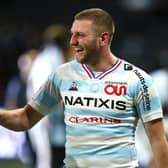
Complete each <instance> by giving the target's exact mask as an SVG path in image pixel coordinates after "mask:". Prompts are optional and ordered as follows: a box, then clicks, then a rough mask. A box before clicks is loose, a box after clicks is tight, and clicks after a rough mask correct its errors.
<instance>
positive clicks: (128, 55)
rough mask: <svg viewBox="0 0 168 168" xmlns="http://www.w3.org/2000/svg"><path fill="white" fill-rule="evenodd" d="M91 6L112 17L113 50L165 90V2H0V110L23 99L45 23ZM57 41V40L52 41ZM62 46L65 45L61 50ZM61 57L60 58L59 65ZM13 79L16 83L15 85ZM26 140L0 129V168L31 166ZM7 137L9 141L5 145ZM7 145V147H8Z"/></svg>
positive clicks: (64, 21) (68, 19)
mask: <svg viewBox="0 0 168 168" xmlns="http://www.w3.org/2000/svg"><path fill="white" fill-rule="evenodd" d="M91 7H100V8H102V9H105V10H107V11H108V12H109V13H111V14H112V16H113V19H114V22H115V26H116V32H115V35H114V39H113V43H112V51H113V53H114V54H115V55H116V56H118V57H120V58H123V59H125V60H127V61H130V62H132V63H133V64H135V65H137V66H139V67H140V68H143V69H144V70H146V71H147V72H148V73H151V74H152V75H153V76H154V78H155V77H156V81H159V84H161V83H162V84H163V86H159V87H161V88H162V90H161V91H160V92H161V93H160V94H161V95H162V93H167V92H166V90H165V89H167V77H168V76H167V69H168V1H167V0H110V1H109V0H103V1H99V0H61V1H59V2H58V1H56V0H47V1H41V0H29V1H23V0H22V1H21V0H12V1H11V0H1V2H0V106H1V107H2V108H14V107H16V108H17V107H20V106H21V105H24V104H25V102H26V100H27V98H26V89H27V83H26V82H25V81H27V78H28V73H29V71H30V68H31V65H32V62H33V61H34V59H35V57H38V55H39V53H40V52H41V51H42V49H43V48H44V45H45V43H46V41H47V40H48V41H50V42H51V39H47V38H46V36H48V34H47V33H46V32H47V30H48V28H49V27H50V25H64V26H65V25H66V26H67V27H68V28H69V27H70V26H71V23H72V21H73V16H74V14H76V13H77V12H79V11H80V10H82V9H85V8H91ZM48 31H49V30H48ZM50 31H51V29H50ZM46 34H47V35H46ZM49 34H50V33H49ZM51 34H52V33H51ZM51 36H52V35H51ZM68 37H69V36H67V37H66V38H67V39H68ZM52 40H53V39H52ZM58 41H59V40H58V39H57V44H58V43H59V42H58ZM66 45H67V44H66ZM64 49H65V46H64V48H63V49H62V50H64ZM66 53H67V52H66ZM23 55H24V56H25V55H31V57H30V58H31V59H29V61H28V63H27V60H25V59H23V57H22V59H21V56H23ZM64 56H65V53H64ZM24 58H25V57H24ZM69 59H70V58H69ZM67 60H68V59H66V58H63V61H62V63H63V62H66V61H67ZM23 67H24V70H23ZM26 68H27V69H26ZM22 71H24V74H22ZM25 71H26V74H25ZM23 75H24V77H23ZM26 75H27V76H26ZM39 76H40V74H39ZM23 78H24V82H23V81H22V80H23ZM18 80H19V82H20V83H21V84H20V83H19V84H18ZM25 83H26V84H25ZM22 84H23V85H22ZM159 84H158V85H159ZM18 85H19V86H18ZM16 92H17V93H16ZM166 96H167V95H166ZM166 96H165V97H163V98H162V102H163V106H164V108H165V109H166V108H167V102H166V101H167V97H166ZM18 97H19V98H20V100H19V103H18ZM166 113H167V112H166V111H165V114H166ZM0 131H1V130H0ZM6 134H7V135H6ZM3 135H4V137H3V138H4V141H3V140H2V139H3V138H2V136H3ZM5 138H6V139H5ZM29 139H30V135H29V134H27V133H24V134H22V133H13V132H12V133H11V132H10V131H9V130H5V129H3V128H2V133H1V134H0V158H1V159H0V168H1V167H2V168H8V167H9V168H24V167H31V168H32V167H34V168H37V166H35V164H34V163H35V161H34V160H35V159H34V158H36V156H35V155H36V154H34V153H36V152H34V150H33V149H32V147H31V146H32V144H31V142H30V141H31V140H29ZM10 140H11V142H9V143H7V142H8V141H10ZM1 141H2V142H1ZM16 142H17V143H16ZM10 145H11V147H10ZM1 146H2V147H3V150H2V147H1ZM7 149H8V150H7ZM11 149H12V150H13V151H10V150H11ZM7 151H9V152H7ZM25 151H26V152H25ZM25 153H26V154H25ZM27 153H29V154H27ZM30 153H31V154H30ZM30 155H31V156H30ZM23 156H25V157H23ZM32 156H33V157H32ZM32 158H33V159H32ZM6 160H7V161H8V162H6ZM30 162H31V163H30ZM142 162H143V161H142ZM146 162H149V160H148V161H146ZM15 164H16V165H15ZM145 164H147V163H145ZM145 164H144V165H143V163H142V167H144V168H149V167H145ZM152 166H153V165H152ZM152 166H151V167H152ZM45 168H47V167H45ZM56 168H57V167H56Z"/></svg>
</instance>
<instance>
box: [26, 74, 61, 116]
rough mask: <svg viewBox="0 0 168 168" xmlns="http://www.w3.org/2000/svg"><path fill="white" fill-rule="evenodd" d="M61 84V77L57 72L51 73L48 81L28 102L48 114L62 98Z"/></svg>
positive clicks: (42, 112)
mask: <svg viewBox="0 0 168 168" xmlns="http://www.w3.org/2000/svg"><path fill="white" fill-rule="evenodd" d="M59 86H60V79H59V77H58V76H57V74H56V73H51V74H50V75H49V77H48V79H47V80H46V82H45V83H44V84H43V85H42V86H41V87H40V88H39V89H38V91H37V92H36V93H35V94H34V95H33V96H32V98H31V100H30V101H29V102H28V104H30V105H31V106H32V107H33V108H34V109H35V110H37V111H38V112H40V113H41V114H43V115H47V114H48V113H50V112H51V111H53V110H54V108H56V106H57V104H58V103H59V102H60V100H61V95H60V91H59Z"/></svg>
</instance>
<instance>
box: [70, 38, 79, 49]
mask: <svg viewBox="0 0 168 168" xmlns="http://www.w3.org/2000/svg"><path fill="white" fill-rule="evenodd" d="M77 43H78V40H77V38H76V37H75V36H74V35H72V36H71V39H70V45H72V46H73V45H77Z"/></svg>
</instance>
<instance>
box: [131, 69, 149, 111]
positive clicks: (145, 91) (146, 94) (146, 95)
mask: <svg viewBox="0 0 168 168" xmlns="http://www.w3.org/2000/svg"><path fill="white" fill-rule="evenodd" d="M133 72H134V73H135V74H136V75H137V76H138V78H139V80H140V83H141V85H142V88H143V91H142V94H143V95H142V99H143V104H144V110H150V109H151V105H150V95H149V88H148V86H147V85H146V82H145V79H144V77H143V76H142V74H141V73H140V72H139V71H138V70H137V69H135V70H134V71H133Z"/></svg>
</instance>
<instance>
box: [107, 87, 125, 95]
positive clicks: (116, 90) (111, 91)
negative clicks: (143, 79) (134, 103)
mask: <svg viewBox="0 0 168 168" xmlns="http://www.w3.org/2000/svg"><path fill="white" fill-rule="evenodd" d="M104 92H105V93H106V94H108V95H116V96H120V95H126V94H127V88H126V86H117V85H111V84H109V85H106V86H105V88H104Z"/></svg>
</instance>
